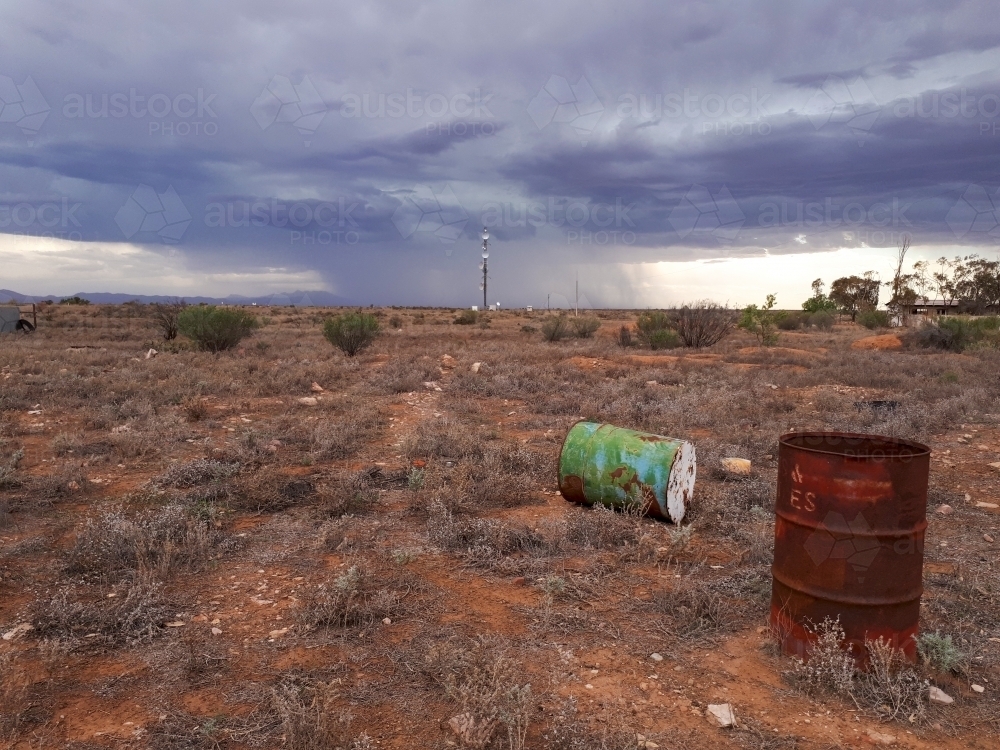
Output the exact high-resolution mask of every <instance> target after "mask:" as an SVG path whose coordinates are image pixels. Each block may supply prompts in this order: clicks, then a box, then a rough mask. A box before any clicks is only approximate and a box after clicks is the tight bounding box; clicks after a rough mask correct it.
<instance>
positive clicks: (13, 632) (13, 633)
mask: <svg viewBox="0 0 1000 750" xmlns="http://www.w3.org/2000/svg"><path fill="white" fill-rule="evenodd" d="M29 630H32V625H31V623H30V622H22V623H21V624H20V625H16V626H14V627H13V628H11V629H10V630H8V631H7V632H6V633H4V634H3V636H2V637H3V639H4V640H5V641H13V640H14V639H15V638H20V637H21V636H22V635H24V634H25V633H27V632H28V631H29Z"/></svg>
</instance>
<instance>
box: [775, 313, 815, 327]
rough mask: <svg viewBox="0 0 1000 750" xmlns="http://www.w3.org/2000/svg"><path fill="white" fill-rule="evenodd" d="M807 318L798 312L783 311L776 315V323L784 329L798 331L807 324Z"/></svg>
mask: <svg viewBox="0 0 1000 750" xmlns="http://www.w3.org/2000/svg"><path fill="white" fill-rule="evenodd" d="M806 320H807V318H806V316H805V315H803V314H802V313H798V312H789V313H785V312H782V313H778V314H777V315H775V316H774V322H775V325H777V326H778V328H779V329H780V330H782V331H797V330H799V329H800V328H802V327H803V326H804V325H805V323H806Z"/></svg>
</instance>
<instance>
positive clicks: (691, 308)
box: [670, 300, 736, 348]
mask: <svg viewBox="0 0 1000 750" xmlns="http://www.w3.org/2000/svg"><path fill="white" fill-rule="evenodd" d="M670 317H671V322H672V324H673V328H674V330H675V331H677V335H678V336H680V339H681V341H683V342H684V346H689V347H694V348H701V347H703V346H712V345H713V344H717V343H719V342H720V341H722V339H724V338H725V337H726V335H727V334H728V333H729V332H730V331H731V330H732V329H733V325H734V324H735V323H736V319H735V315H734V314H733V311H732V310H730V309H729V308H727V307H725V306H723V305H719V304H717V303H715V302H709V301H707V300H706V301H703V302H696V303H694V304H692V305H684V306H683V307H681V308H680V309H679V310H674V311H673V313H672V314H671V316H670Z"/></svg>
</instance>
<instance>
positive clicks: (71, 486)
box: [66, 479, 80, 492]
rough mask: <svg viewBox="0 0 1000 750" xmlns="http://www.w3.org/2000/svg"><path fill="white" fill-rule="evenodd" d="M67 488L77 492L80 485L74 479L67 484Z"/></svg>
mask: <svg viewBox="0 0 1000 750" xmlns="http://www.w3.org/2000/svg"><path fill="white" fill-rule="evenodd" d="M66 489H68V490H69V491H70V492H76V491H77V490H78V489H80V485H79V484H78V483H77V481H76V480H75V479H74V480H73V481H71V482H70V483H69V484H67V485H66Z"/></svg>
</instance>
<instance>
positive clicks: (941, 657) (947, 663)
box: [917, 630, 966, 672]
mask: <svg viewBox="0 0 1000 750" xmlns="http://www.w3.org/2000/svg"><path fill="white" fill-rule="evenodd" d="M917 651H919V652H920V658H921V659H923V660H924V661H925V662H927V663H928V664H930V665H931V666H932V667H933V668H934V669H936V670H938V671H939V672H957V671H958V670H959V669H961V668H962V666H963V665H964V664H965V658H966V657H965V654H964V653H962V651H961V650H960V649H959V648H958V646H956V645H955V644H954V642H953V641H952V640H951V636H950V635H941V633H940V632H939V631H936V630H935V631H934V632H933V633H921V634H920V635H918V636H917Z"/></svg>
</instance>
